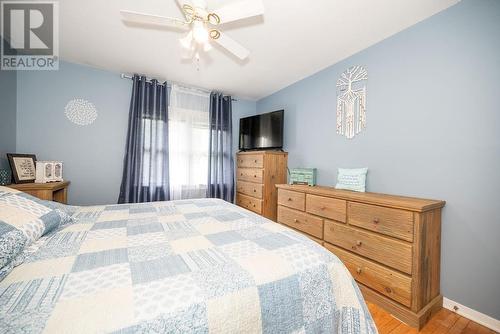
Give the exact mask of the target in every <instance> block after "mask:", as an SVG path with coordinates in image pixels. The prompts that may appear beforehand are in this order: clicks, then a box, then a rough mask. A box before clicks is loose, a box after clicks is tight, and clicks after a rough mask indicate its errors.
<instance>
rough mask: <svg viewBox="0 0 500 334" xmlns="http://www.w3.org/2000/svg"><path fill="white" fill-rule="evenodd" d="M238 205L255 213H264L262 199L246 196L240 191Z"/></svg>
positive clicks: (237, 197)
mask: <svg viewBox="0 0 500 334" xmlns="http://www.w3.org/2000/svg"><path fill="white" fill-rule="evenodd" d="M236 205H239V206H241V207H242V208H245V209H248V210H250V211H253V212H255V213H258V214H261V213H262V200H260V199H257V198H254V197H250V196H245V195H242V194H240V193H238V194H236Z"/></svg>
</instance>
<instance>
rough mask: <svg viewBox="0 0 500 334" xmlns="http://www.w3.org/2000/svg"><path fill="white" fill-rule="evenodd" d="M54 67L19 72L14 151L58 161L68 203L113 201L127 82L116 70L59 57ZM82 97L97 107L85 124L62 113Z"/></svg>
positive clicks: (121, 151) (118, 176) (117, 182)
mask: <svg viewBox="0 0 500 334" xmlns="http://www.w3.org/2000/svg"><path fill="white" fill-rule="evenodd" d="M59 68H60V69H59V71H19V74H18V80H17V87H18V89H17V90H18V95H17V151H18V152H24V153H35V154H36V155H37V158H38V159H39V160H62V161H64V177H65V178H66V179H68V180H71V186H70V191H69V202H70V203H71V204H102V203H116V201H117V199H118V192H119V190H120V189H119V188H120V181H121V175H122V164H123V154H124V149H125V137H126V132H127V122H128V108H129V103H130V93H131V81H130V80H123V79H121V78H120V76H119V74H117V73H111V72H106V71H101V70H97V69H94V68H91V67H87V66H81V65H75V64H70V63H66V62H61V64H60V67H59ZM74 98H83V99H86V100H89V101H90V102H92V103H93V104H94V105H95V107H96V108H97V110H98V117H97V120H96V121H95V122H94V123H93V124H92V125H88V126H83V127H82V126H78V125H75V124H73V123H71V122H70V121H69V120H68V119H67V118H66V116H65V114H64V107H65V106H66V104H67V103H68V101H69V100H71V99H74Z"/></svg>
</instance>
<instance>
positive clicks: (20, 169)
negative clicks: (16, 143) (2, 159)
mask: <svg viewBox="0 0 500 334" xmlns="http://www.w3.org/2000/svg"><path fill="white" fill-rule="evenodd" d="M7 159H9V164H10V168H11V169H12V174H13V175H14V182H15V183H30V182H35V179H36V168H35V163H36V156H35V155H34V154H17V153H7Z"/></svg>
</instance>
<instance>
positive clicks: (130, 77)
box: [120, 73, 238, 101]
mask: <svg viewBox="0 0 500 334" xmlns="http://www.w3.org/2000/svg"><path fill="white" fill-rule="evenodd" d="M120 77H121V78H122V79H130V80H132V79H134V77H133V76H131V75H127V74H125V73H122V74H120ZM152 80H153V79H151V78H146V82H151V81H152ZM158 84H159V85H160V86H163V85H166V86H167V87H168V88H172V85H170V84H169V83H167V82H166V81H165V82H164V83H158ZM187 86H189V85H187ZM191 87H192V88H195V89H199V90H202V91H205V92H208V93H210V91H208V90H206V89H204V88H199V87H195V86H191ZM231 101H238V100H237V99H234V98H231Z"/></svg>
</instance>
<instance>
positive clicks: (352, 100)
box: [337, 66, 368, 139]
mask: <svg viewBox="0 0 500 334" xmlns="http://www.w3.org/2000/svg"><path fill="white" fill-rule="evenodd" d="M367 80H368V72H367V71H366V69H365V68H364V67H362V66H352V67H350V68H348V69H347V70H345V71H344V72H343V73H342V74H341V75H340V78H339V79H338V80H337V133H338V134H340V135H342V136H345V137H346V138H348V139H351V138H353V137H354V136H355V135H357V134H358V133H360V132H361V131H362V130H363V129H364V128H365V127H366V81H367Z"/></svg>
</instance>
